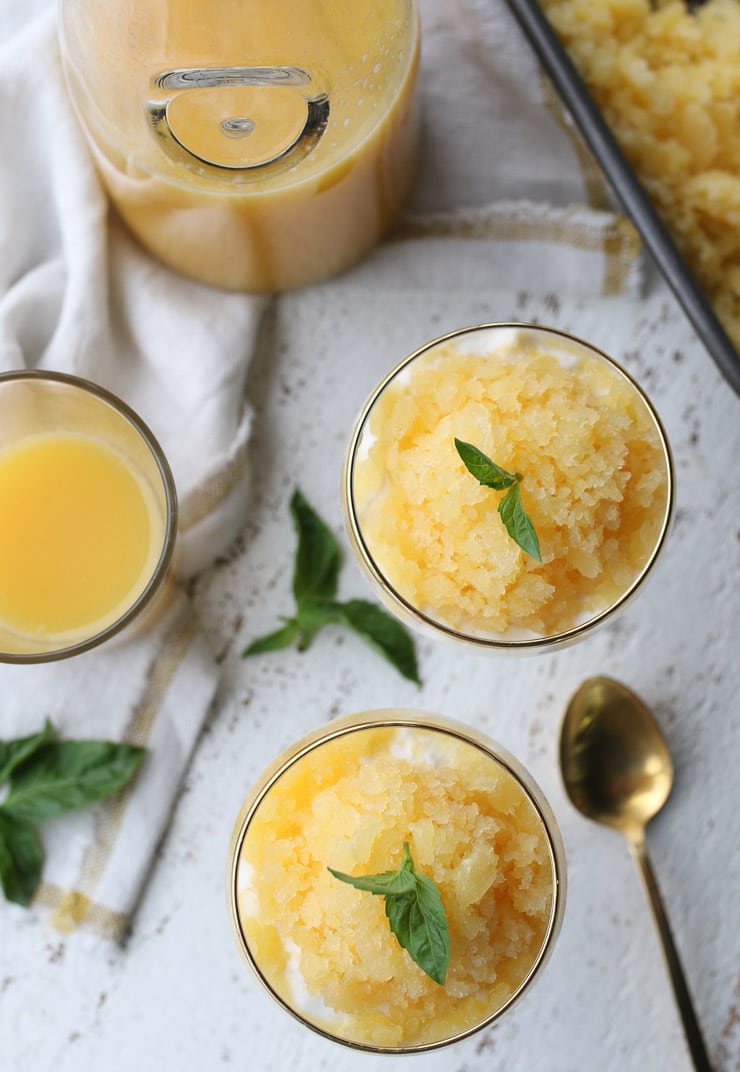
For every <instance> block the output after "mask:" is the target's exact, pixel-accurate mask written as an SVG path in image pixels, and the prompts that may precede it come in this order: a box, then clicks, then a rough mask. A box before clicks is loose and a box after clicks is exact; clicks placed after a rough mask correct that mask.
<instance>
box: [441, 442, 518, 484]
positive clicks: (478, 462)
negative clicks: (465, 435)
mask: <svg viewBox="0 0 740 1072" xmlns="http://www.w3.org/2000/svg"><path fill="white" fill-rule="evenodd" d="M455 447H456V448H457V453H458V454H459V455H460V457H461V458H462V460H463V463H464V465H465V468H466V469H467V470H468V472H469V473H472V475H473V476H474V477H475V479H476V480H477V481H478V483H479V484H483V486H484V487H486V488H495V489H496V491H502V490H503V489H504V488H510V487H511V485H512V484H514V483H516V481H517V480H518V479H519V475H518V474H517V473H508V472H507V471H506V469H502V468H501V466H500V465H496V463H495V462H493V461H491V459H490V458H489V457H488V455H487V454H484V453H483V451H482V450H478V448H477V447H474V446H473V444H472V443H465V442H464V440H462V439H455Z"/></svg>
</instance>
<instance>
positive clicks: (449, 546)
mask: <svg viewBox="0 0 740 1072" xmlns="http://www.w3.org/2000/svg"><path fill="white" fill-rule="evenodd" d="M494 332H495V329H494ZM546 334H547V333H546V332H544V331H538V330H537V329H532V330H530V331H524V330H509V331H507V332H506V333H505V334H501V335H500V336H496V337H497V338H500V340H501V341H499V342H497V344H496V347H495V349H489V348H488V343H487V339H486V337H485V335H484V333H483V332H481V337H480V339H477V338H476V333H475V332H470V333H469V334H468V335H467V336H463V337H462V339H457V338H451V339H449V340H446V341H445V340H443V341H441V342H440V343H439V344H438V345H436V346H432V347H431V348H430V349H428V350H426V351H424V352H423V353H421V354H420V355H418V356H417V357H415V358H414V359H412V360H411V361H410V362H409V363H408V364H407V365H406V366H405V367H404V368H403V369H402V371H401V372H400V373H398V374H397V375H396V376H394V377H393V378H392V379H391V380H390V381H389V383H388V384H387V385H386V387H385V388H384V389H383V390H382V392H381V393H380V394H379V396H378V398H377V399H376V401H375V403H374V405H373V406H372V408H371V410H370V413H369V417H368V420H367V423H366V427H365V432H364V436H363V440H362V441H361V445H360V449H358V450H357V452H356V455H355V458H354V467H353V471H352V492H353V496H354V505H355V509H356V514H357V520H358V524H359V528H360V530H361V533H362V539H363V541H364V543H365V545H366V548H367V550H368V551H369V554H370V556H371V557H372V559H373V561H374V563H375V565H376V566H377V568H378V570H379V571H380V572H381V574H382V575H383V576H384V578H385V579H386V581H387V582H388V583H389V584H390V586H391V587H392V588H393V589H395V590H396V592H398V593H399V594H400V595H401V596H402V597H403V598H404V599H405V600H406V601H407V602H408V603H410V604H411V605H412V606H413V607H415V608H416V609H417V610H420V611H421V612H422V613H424V614H426V615H428V616H429V617H430V618H432V619H433V620H435V621H437V622H439V623H441V624H442V625H444V626H447V627H449V628H452V629H455V630H458V631H461V632H463V633H469V634H474V635H482V636H489V635H490V636H494V637H495V636H500V635H506V634H509V635H512V633H517V635H518V634H521V635H523V636H528V635H535V636H552V635H554V634H558V633H562V632H564V631H566V630H569V629H571V628H573V627H574V626H576V625H578V624H579V623H581V622H583V621H585V620H588V619H589V618H591V617H593V616H594V615H595V614H597V613H598V612H599V611H600V610H603V609H605V608H607V607H609V606H611V605H612V604H613V603H615V602H616V601H617V600H619V598H620V597H621V596H622V595H623V594H624V593H625V591H626V590H627V589H628V588H629V587H630V586H631V584H632V583H633V581H634V580H635V579H636V577H637V576H638V575H639V574H640V573H641V571H642V570H643V568H644V567H645V566H646V564H647V563H648V561H649V560H650V559H651V555H652V554H653V552H654V551H655V549H656V546H657V545H658V544H659V542H660V539H661V534H662V533H663V531H664V527H665V521H666V513H667V500H668V467H667V460H666V449H665V447H664V443H663V441H662V440H661V437H660V435H659V431H658V427H657V425H656V422H655V419H654V417H653V416H652V414H651V412H650V410H649V409H648V407H647V405H646V403H645V401H644V399H643V398H642V396H641V395H640V393H639V392H638V391H637V390H636V388H635V387H634V385H633V384H632V383H631V382H630V381H629V380H628V379H627V378H626V377H624V376H623V375H622V374H621V373H620V372H618V371H617V370H616V369H615V368H614V367H613V366H612V365H611V364H610V363H608V362H607V361H606V360H604V359H603V358H601V357H598V356H596V355H593V354H592V353H591V352H589V351H588V350H587V349H586V347H585V346H582V345H581V346H580V347H577V346H576V347H574V349H573V352H572V353H570V354H569V355H568V357H567V359H563V356H562V354H560V355H559V356H556V355H555V354H554V353H553V352H550V350H549V349H548V348H546V346H545V345H544V344H543V341H542V340H543V337H546ZM455 438H457V439H460V440H463V441H465V442H467V443H471V444H474V445H475V446H476V447H478V448H479V449H480V450H481V451H483V453H484V454H486V455H488V457H489V458H491V459H492V460H493V461H494V462H495V463H496V464H497V465H499V466H501V467H502V468H503V469H506V470H508V471H509V472H511V473H515V472H518V473H521V474H523V481H522V483H521V497H522V503H523V505H524V509H525V510H526V512H527V513H528V515H529V516H530V518H531V520H532V522H533V523H534V526H535V530H536V532H537V536H538V538H539V544H540V551H541V555H542V562H541V563H540V562H537V561H536V559H535V558H533V557H531V556H530V555H528V554H526V553H525V552H524V551H522V550H521V548H520V547H519V546H518V545H517V544H516V543H515V542H514V540H513V539H512V538H511V537H510V535H509V534H508V532H507V530H506V529H505V527H504V525H503V524H502V522H501V519H500V517H499V515H498V512H497V507H498V503H499V502H500V500H501V498H502V495H503V492H498V491H494V490H492V489H491V488H488V487H484V486H482V485H481V484H479V483H478V481H477V480H476V479H475V477H474V476H472V475H471V474H470V473H469V472H468V470H467V469H466V468H465V465H464V464H463V462H462V460H461V459H460V457H459V455H458V453H457V451H456V449H455Z"/></svg>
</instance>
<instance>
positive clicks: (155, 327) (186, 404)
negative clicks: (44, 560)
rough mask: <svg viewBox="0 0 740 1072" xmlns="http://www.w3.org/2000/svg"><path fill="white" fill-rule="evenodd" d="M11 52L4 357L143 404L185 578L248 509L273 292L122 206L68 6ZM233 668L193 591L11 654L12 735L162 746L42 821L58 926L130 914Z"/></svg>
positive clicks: (118, 928)
mask: <svg viewBox="0 0 740 1072" xmlns="http://www.w3.org/2000/svg"><path fill="white" fill-rule="evenodd" d="M0 66H1V67H2V70H3V78H2V80H0V138H1V139H2V150H1V151H0V369H1V370H3V371H4V370H9V369H17V368H23V367H27V368H42V369H55V370H61V371H64V372H71V373H74V374H76V375H79V376H84V377H86V378H88V379H90V380H93V381H94V382H96V383H99V384H102V385H103V386H104V387H106V388H108V389H109V390H111V391H113V392H114V393H115V394H117V395H119V396H120V397H122V398H123V399H125V400H126V401H127V402H128V403H129V405H131V406H132V407H133V408H134V409H135V410H136V411H137V412H138V413H139V414H140V415H141V416H142V417H143V419H144V420H145V421H146V422H147V424H149V426H150V427H151V429H152V430H153V432H154V434H155V435H156V437H157V438H158V439H159V441H160V443H161V444H162V447H163V448H164V451H165V454H166V455H167V457H168V459H169V461H170V464H171V466H172V470H173V473H174V477H175V482H176V485H177V489H178V495H179V499H180V511H181V524H180V530H179V534H178V541H179V542H178V550H177V555H176V561H177V571H178V574H179V576H180V577H181V578H184V577H187V576H188V575H189V574H192V573H193V572H194V571H196V570H200V569H202V568H203V567H204V566H206V565H208V564H209V563H210V562H211V561H212V559H213V558H214V556H216V555H217V554H219V553H220V552H222V551H223V550H224V549H225V548H226V547H227V546H228V545H229V544H230V543H231V541H232V540H233V539H234V537H235V535H236V534H237V532H238V531H239V529H240V527H241V526H242V524H243V521H244V514H245V509H246V505H247V501H248V487H249V482H248V466H247V442H248V437H249V430H250V424H251V420H252V414H251V411H250V410H249V408H248V407H247V406H246V405H245V402H244V382H245V377H246V373H247V369H248V366H249V360H250V357H251V355H252V352H253V349H254V342H255V334H256V330H257V327H258V323H259V319H260V314H261V311H262V308H263V306H264V299H262V298H258V297H254V296H248V295H238V294H229V293H225V292H221V291H216V290H212V289H210V288H207V287H203V286H199V285H198V284H197V283H193V282H190V281H188V280H186V279H184V278H181V277H179V276H178V275H176V274H175V273H173V272H171V271H169V270H167V269H166V268H163V267H161V266H160V265H159V264H157V263H156V262H155V261H153V260H152V259H151V258H150V257H149V256H148V255H147V254H146V253H145V252H144V251H143V250H141V249H140V247H139V246H138V245H137V244H136V243H135V242H134V241H133V240H132V239H131V238H130V237H129V236H128V234H127V233H126V232H125V230H124V229H123V228H122V227H121V225H120V224H119V223H118V222H117V221H116V219H115V218H114V217H113V216H112V214H111V213H109V211H108V206H107V202H106V198H105V196H104V194H103V192H102V190H101V187H100V185H99V183H98V179H97V177H96V174H95V171H94V168H93V165H92V162H91V158H90V156H89V154H88V151H87V148H86V145H85V143H84V141H83V138H82V134H81V132H80V130H79V128H78V125H77V122H76V119H75V117H74V116H73V114H72V113H71V110H70V106H69V104H68V101H67V97H66V93H65V90H64V86H63V81H62V73H61V70H60V67H59V59H58V51H57V44H56V31H55V19H54V14H53V12H47V13H44V14H42V15H41V16H40V17H39V18H38V19H36V20H34V21H33V22H32V23H31V24H30V25H28V26H27V27H26V28H25V29H23V30H21V31H20V32H19V33H18V34H16V35H15V36H14V37H12V38H11V40H10V41H9V42H8V43H6V44H5V45H4V47H3V48H2V50H0ZM39 72H43V76H42V77H39ZM217 680H218V675H217V667H216V664H215V662H214V660H213V658H212V655H211V653H210V651H209V650H208V646H207V644H206V643H205V641H204V639H203V638H202V637H201V636H200V635H199V634H198V631H197V629H196V627H195V624H194V622H193V620H192V618H191V614H190V607H189V604H188V600H187V599H186V597H185V596H184V594H182V593H181V592H180V593H179V594H178V595H177V596H176V598H175V599H174V601H173V602H172V604H171V606H170V607H169V608H168V610H167V613H166V614H165V615H164V616H163V617H161V618H160V619H158V620H157V621H156V622H155V624H153V625H152V626H151V627H149V628H148V629H147V631H146V632H145V633H144V634H143V635H141V636H138V637H136V638H135V639H133V640H131V641H128V642H126V643H122V644H114V645H112V646H103V647H101V648H98V649H96V650H93V651H92V652H89V653H88V654H85V655H81V656H77V657H75V658H74V659H70V660H66V661H65V662H63V663H54V664H49V665H45V666H27V667H14V666H3V667H0V738H3V739H7V738H11V737H15V736H22V735H25V734H29V733H32V732H34V731H35V730H36V729H38V728H41V726H42V724H43V720H44V718H45V717H49V718H51V720H52V721H53V722H54V723H55V725H56V726H57V727H58V729H59V731H60V734H61V735H62V736H63V737H77V738H80V737H82V738H85V737H95V738H98V737H99V738H107V739H112V740H127V741H130V742H132V743H136V744H145V745H146V746H147V748H148V756H147V759H146V761H145V764H144V766H143V767H142V769H141V772H140V774H139V776H138V777H137V779H136V782H135V783H134V785H133V786H132V788H131V790H130V791H124V792H123V793H122V794H121V795H120V796H119V797H117V798H115V800H112V801H110V802H107V803H105V804H103V805H101V806H100V807H97V808H93V809H86V810H85V811H84V812H80V813H77V814H75V815H70V816H69V818H65V819H60V820H57V821H55V822H54V823H49V824H45V825H44V827H43V829H42V835H43V837H44V841H45V847H46V852H47V861H46V866H45V869H44V882H43V885H42V887H41V889H40V891H39V895H38V897H37V903H39V904H41V905H46V906H49V907H51V908H52V909H53V912H54V920H55V922H56V923H57V924H58V925H59V926H62V927H73V926H76V925H78V924H80V923H85V924H86V925H91V926H93V927H94V928H95V929H96V930H99V931H102V932H104V933H106V934H110V935H114V936H119V935H120V934H122V933H123V931H124V930H125V927H126V923H127V919H128V916H129V914H130V912H131V911H132V909H133V907H134V905H135V902H136V899H137V897H138V895H139V892H140V890H141V887H142V883H143V881H144V879H145V876H146V873H147V870H148V867H149V863H150V861H151V858H152V855H153V853H154V850H155V849H156V846H157V844H158V842H159V840H160V838H161V836H162V834H163V832H164V830H165V827H166V824H167V820H168V818H169V815H170V813H171V810H172V807H173V802H174V799H175V796H176V793H177V789H178V786H179V785H180V782H181V779H182V775H183V772H184V770H185V768H186V765H187V762H188V759H189V756H190V754H191V751H192V749H193V746H194V743H195V741H196V739H197V736H198V733H199V731H200V729H201V727H202V724H203V720H204V718H205V716H206V714H207V712H208V708H209V704H210V703H211V700H212V697H213V695H214V691H215V688H216V684H217ZM2 916H3V919H6V918H7V915H6V914H5V911H3V913H2Z"/></svg>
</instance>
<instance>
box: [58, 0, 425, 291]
mask: <svg viewBox="0 0 740 1072" xmlns="http://www.w3.org/2000/svg"><path fill="white" fill-rule="evenodd" d="M418 51H419V28H418V16H417V11H416V7H415V4H414V3H413V2H412V0H357V2H356V3H352V4H347V3H345V2H343V0H270V2H268V3H265V2H252V0H250V2H239V3H231V2H227V0H187V2H186V3H183V2H180V0H130V2H127V3H115V4H109V5H106V7H105V10H104V11H101V10H100V7H99V4H98V3H97V2H95V0H66V2H65V4H64V6H63V20H62V52H63V57H64V62H65V70H66V74H67V79H68V84H69V88H70V91H71V94H72V98H73V101H74V103H75V106H76V109H77V112H78V114H79V116H80V118H81V120H82V124H83V128H84V130H85V132H86V134H87V136H88V140H89V142H90V145H91V147H92V150H93V153H94V156H95V160H96V162H97V166H98V168H99V171H100V174H101V176H102V178H103V181H104V183H105V185H106V187H107V188H108V191H109V193H110V195H111V197H112V200H113V202H114V204H115V206H116V208H117V209H118V212H119V213H120V215H121V216H122V217H123V219H124V220H125V221H126V223H127V224H128V226H129V228H130V229H131V230H132V231H133V233H134V234H135V235H136V236H137V237H138V238H139V239H140V241H141V242H142V244H143V245H144V246H146V247H147V248H148V249H149V250H150V251H151V252H152V253H154V254H155V255H156V256H157V257H159V258H160V259H161V260H162V261H164V262H165V263H166V264H168V265H170V266H171V267H173V268H175V269H177V270H178V271H180V272H182V273H184V274H185V275H189V276H192V277H194V278H196V279H199V280H202V281H203V282H206V283H210V284H212V285H215V286H219V287H227V288H232V289H244V290H255V291H266V290H268V291H269V290H278V289H284V288H286V287H292V286H298V285H303V284H305V283H309V282H312V281H315V280H317V279H321V278H324V277H326V276H329V275H331V274H333V273H335V272H338V271H339V270H341V269H342V268H344V267H346V266H347V265H348V264H350V263H351V262H353V261H355V260H357V259H358V258H359V257H360V256H361V255H362V254H363V253H365V252H366V251H367V250H368V249H369V248H370V247H371V246H372V245H373V244H374V243H375V242H376V241H377V240H378V239H379V238H380V237H381V235H382V234H383V233H384V231H385V230H386V229H387V227H388V226H389V224H390V222H391V220H392V219H393V217H394V215H395V213H396V212H397V210H398V208H399V206H400V204H401V202H402V200H403V198H404V197H405V195H406V193H407V192H408V189H409V187H410V184H411V181H412V178H413V176H414V171H415V164H416V156H417V143H418V116H417V110H416V108H415V106H414V89H415V84H416V74H417V68H418ZM268 69H272V70H271V71H270V70H268ZM317 102H318V103H317ZM314 107H315V108H316V109H317V111H316V115H315V116H314V117H313V118H312V119H311V121H310V123H309V110H310V109H312V108H314ZM306 123H309V126H311V127H313V126H314V125H315V126H316V131H317V136H318V140H317V141H316V142H315V144H313V143H312V144H313V147H312V148H311V149H310V152H309V153H308V155H305V156H302V155H301V152H300V151H298V152H297V153H296V152H294V151H293V146H294V144H295V143H296V142H297V141H300V138H299V135H300V133H301V130H302V129H303V127H304V124H306ZM324 123H325V126H322V124H324ZM321 130H323V133H321ZM168 131H171V132H172V133H171V134H170V133H169V132H168ZM275 161H277V163H275ZM265 162H271V163H268V166H266V167H262V166H261V165H262V164H263V163H265Z"/></svg>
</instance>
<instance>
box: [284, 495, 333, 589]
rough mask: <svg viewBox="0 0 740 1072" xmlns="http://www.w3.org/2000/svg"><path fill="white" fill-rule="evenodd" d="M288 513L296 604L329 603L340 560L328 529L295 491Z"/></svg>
mask: <svg viewBox="0 0 740 1072" xmlns="http://www.w3.org/2000/svg"><path fill="white" fill-rule="evenodd" d="M290 511H291V514H292V515H293V521H294V524H295V527H296V532H297V533H298V548H297V550H296V558H295V567H294V570H293V595H294V596H295V599H296V602H297V603H301V602H303V601H304V600H309V599H333V598H334V596H335V595H336V593H337V583H338V579H339V567H340V565H341V561H342V556H341V552H340V550H339V544H338V543H337V541H336V539H335V538H334V535H333V533H332V532H331V530H330V529H329V527H328V526H327V525H326V524H325V523H324V522H323V521H322V520H321V518H320V517H319V515H318V514H317V513H316V512H315V511H314V510H313V509H312V508H311V507H310V506H309V504H308V503H307V502H306V500H305V499H304V497H303V495H302V494H301V492H300V491H298V489H296V490H295V491H294V492H293V497H292V498H291V500H290Z"/></svg>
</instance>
